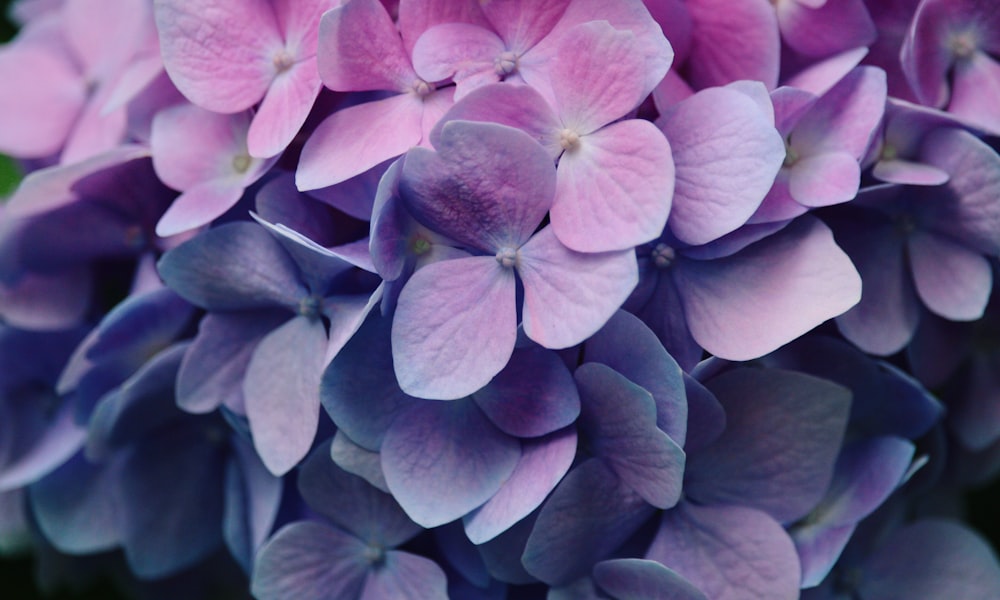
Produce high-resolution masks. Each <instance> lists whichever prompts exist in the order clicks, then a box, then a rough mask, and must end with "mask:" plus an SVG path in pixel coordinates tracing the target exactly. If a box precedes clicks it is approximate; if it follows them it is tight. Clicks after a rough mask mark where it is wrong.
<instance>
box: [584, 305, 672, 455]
mask: <svg viewBox="0 0 1000 600" xmlns="http://www.w3.org/2000/svg"><path fill="white" fill-rule="evenodd" d="M584 356H585V358H586V360H587V361H588V362H596V363H601V364H605V365H607V366H609V367H611V368H612V369H614V370H615V371H617V372H618V373H621V374H622V375H624V376H625V377H626V378H628V380H629V381H631V382H632V383H635V384H637V385H639V386H641V387H642V388H643V389H645V390H646V391H647V392H649V393H650V394H651V395H652V396H653V401H654V402H655V403H656V426H657V427H659V428H660V429H662V430H663V431H664V432H666V434H667V435H669V436H670V438H671V439H672V440H674V441H675V442H677V444H678V445H681V446H683V445H684V438H685V437H686V432H687V422H688V408H687V402H686V400H685V392H684V380H683V379H682V372H681V369H680V367H679V366H678V365H677V363H676V362H675V361H674V359H673V357H671V356H670V354H668V353H667V351H666V350H665V349H664V348H663V345H662V344H661V343H660V341H659V340H658V339H656V334H655V333H653V332H652V331H651V330H650V329H649V327H647V326H646V325H645V324H644V323H643V322H642V321H640V320H639V318H638V317H636V316H634V315H632V314H631V313H628V312H626V311H624V310H619V311H618V312H616V313H615V314H614V316H612V317H611V318H610V319H609V320H608V322H607V324H606V325H605V326H604V327H602V328H601V329H600V331H598V332H597V333H595V334H594V335H592V336H591V337H590V339H588V340H587V343H586V346H585V348H584Z"/></svg>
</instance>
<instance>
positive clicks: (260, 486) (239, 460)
mask: <svg viewBox="0 0 1000 600" xmlns="http://www.w3.org/2000/svg"><path fill="white" fill-rule="evenodd" d="M229 444H230V447H231V448H232V450H233V458H232V463H231V465H232V467H233V468H234V469H237V470H239V472H240V479H241V482H240V483H241V485H242V487H243V490H244V491H243V492H242V494H241V495H242V496H243V502H244V503H245V504H246V507H245V508H244V518H245V519H246V522H247V523H246V526H247V530H248V531H247V533H248V534H249V538H248V540H247V541H248V542H249V544H250V550H251V554H250V555H248V556H252V554H253V553H255V552H256V551H257V550H259V549H260V547H261V545H262V544H263V543H264V542H265V541H267V538H268V537H269V536H270V535H271V529H272V527H274V523H275V520H276V519H277V516H278V509H279V508H280V506H281V500H282V496H283V495H284V481H283V480H282V479H281V478H279V477H275V476H274V475H272V474H271V473H270V472H269V471H268V470H267V468H266V467H265V466H264V463H263V462H261V460H260V457H259V456H257V452H256V451H254V449H253V444H251V443H250V440H247V439H244V438H242V437H237V436H230V439H229Z"/></svg>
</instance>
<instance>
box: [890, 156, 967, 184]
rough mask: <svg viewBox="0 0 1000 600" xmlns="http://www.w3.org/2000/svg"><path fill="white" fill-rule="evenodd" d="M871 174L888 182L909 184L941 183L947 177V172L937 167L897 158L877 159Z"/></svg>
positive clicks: (946, 179)
mask: <svg viewBox="0 0 1000 600" xmlns="http://www.w3.org/2000/svg"><path fill="white" fill-rule="evenodd" d="M872 175H873V176H875V177H876V178H878V179H881V180H882V181H885V182H888V183H902V184H909V185H941V184H943V183H947V182H948V179H949V175H948V173H946V172H945V171H942V170H941V169H939V168H937V167H932V166H931V165H925V164H923V163H919V162H912V161H908V160H903V159H899V158H896V159H892V160H880V161H878V162H877V163H875V167H874V168H873V169H872Z"/></svg>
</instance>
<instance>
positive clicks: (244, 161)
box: [233, 154, 252, 173]
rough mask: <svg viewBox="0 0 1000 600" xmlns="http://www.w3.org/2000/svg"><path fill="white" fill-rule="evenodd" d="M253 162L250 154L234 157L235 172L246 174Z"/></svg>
mask: <svg viewBox="0 0 1000 600" xmlns="http://www.w3.org/2000/svg"><path fill="white" fill-rule="evenodd" d="M251 160H252V159H251V158H250V155H249V154H237V155H236V156H234V157H233V170H234V171H236V172H237V173H246V172H247V169H249V168H250V161H251Z"/></svg>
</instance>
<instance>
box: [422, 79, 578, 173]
mask: <svg viewBox="0 0 1000 600" xmlns="http://www.w3.org/2000/svg"><path fill="white" fill-rule="evenodd" d="M449 121H487V122H490V123H499V124H501V125H508V126H510V127H515V128H517V129H520V130H521V131H524V132H525V133H527V134H528V135H530V136H531V137H532V138H534V139H535V141H537V142H538V143H539V144H541V145H542V146H544V147H545V149H546V150H547V151H548V152H549V154H550V155H551V156H552V160H553V161H554V160H556V159H558V158H559V155H560V154H562V152H563V148H562V146H560V145H559V135H558V133H559V131H560V129H561V127H562V125H561V123H560V122H559V119H558V118H557V117H556V114H555V113H554V112H553V111H552V107H550V106H549V103H548V102H547V101H546V100H545V98H543V97H542V95H541V94H539V93H538V92H537V91H535V89H534V88H532V87H529V86H526V85H510V84H505V83H497V84H492V85H487V86H484V87H482V88H479V89H476V90H474V91H472V92H470V93H469V94H468V95H467V96H466V97H464V98H462V100H461V101H460V102H456V103H455V105H454V106H452V107H451V109H449V110H448V112H447V113H446V114H445V116H444V117H443V118H442V119H441V121H439V122H438V123H437V125H435V127H434V129H433V130H432V131H431V135H430V140H431V143H432V144H433V145H434V147H439V146H440V144H441V129H442V128H443V127H444V125H445V123H447V122H449Z"/></svg>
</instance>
